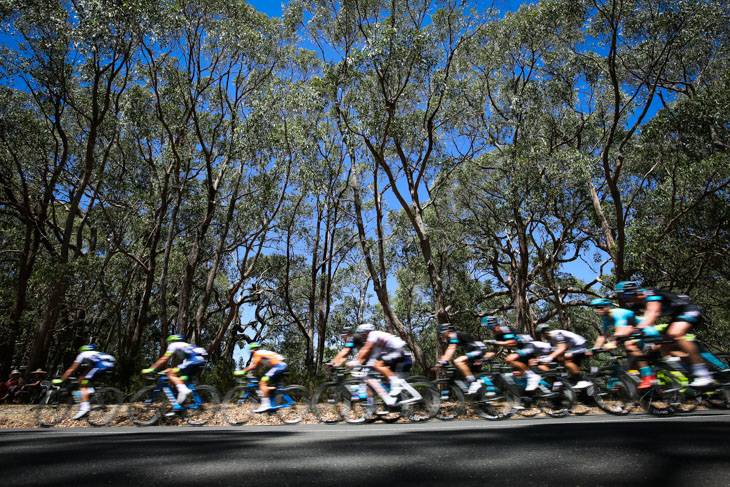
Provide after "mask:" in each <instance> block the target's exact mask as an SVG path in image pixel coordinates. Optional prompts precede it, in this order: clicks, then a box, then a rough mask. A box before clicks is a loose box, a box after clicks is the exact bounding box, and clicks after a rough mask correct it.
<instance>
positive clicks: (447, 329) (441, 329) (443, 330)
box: [436, 323, 454, 335]
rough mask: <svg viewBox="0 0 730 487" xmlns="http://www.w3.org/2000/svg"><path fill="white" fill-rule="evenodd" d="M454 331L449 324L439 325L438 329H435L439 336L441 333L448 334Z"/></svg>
mask: <svg viewBox="0 0 730 487" xmlns="http://www.w3.org/2000/svg"><path fill="white" fill-rule="evenodd" d="M453 330H454V325H452V324H451V323H441V324H440V325H439V326H438V328H437V329H436V331H437V333H438V334H439V335H440V334H441V333H448V332H450V331H453Z"/></svg>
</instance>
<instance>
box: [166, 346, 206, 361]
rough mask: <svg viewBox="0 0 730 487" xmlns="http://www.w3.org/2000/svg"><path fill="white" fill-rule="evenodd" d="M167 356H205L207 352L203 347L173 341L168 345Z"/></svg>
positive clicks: (184, 357) (186, 357) (187, 357)
mask: <svg viewBox="0 0 730 487" xmlns="http://www.w3.org/2000/svg"><path fill="white" fill-rule="evenodd" d="M165 355H166V356H168V357H169V356H171V355H174V356H175V357H176V358H177V359H179V360H182V359H189V358H192V357H195V356H200V357H205V356H206V355H207V352H206V351H205V349H204V348H202V347H196V346H195V345H191V344H189V343H185V342H172V343H171V344H169V345H168V346H167V350H166V351H165Z"/></svg>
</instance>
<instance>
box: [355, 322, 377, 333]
mask: <svg viewBox="0 0 730 487" xmlns="http://www.w3.org/2000/svg"><path fill="white" fill-rule="evenodd" d="M371 331H375V325H373V324H372V323H362V324H360V325H358V327H357V329H356V330H355V333H357V334H358V335H367V334H368V333H370V332H371Z"/></svg>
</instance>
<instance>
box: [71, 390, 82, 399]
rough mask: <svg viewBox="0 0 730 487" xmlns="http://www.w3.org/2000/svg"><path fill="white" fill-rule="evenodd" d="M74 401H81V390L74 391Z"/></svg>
mask: <svg viewBox="0 0 730 487" xmlns="http://www.w3.org/2000/svg"><path fill="white" fill-rule="evenodd" d="M72 394H73V397H74V402H81V391H73V393H72Z"/></svg>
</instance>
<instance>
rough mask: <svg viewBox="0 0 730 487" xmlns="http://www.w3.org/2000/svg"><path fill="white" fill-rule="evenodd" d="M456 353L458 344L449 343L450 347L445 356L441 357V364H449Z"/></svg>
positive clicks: (447, 348)
mask: <svg viewBox="0 0 730 487" xmlns="http://www.w3.org/2000/svg"><path fill="white" fill-rule="evenodd" d="M455 352H456V343H449V346H448V347H446V351H445V352H444V355H443V356H442V357H441V360H439V362H448V361H449V360H451V357H453V356H454V353H455Z"/></svg>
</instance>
